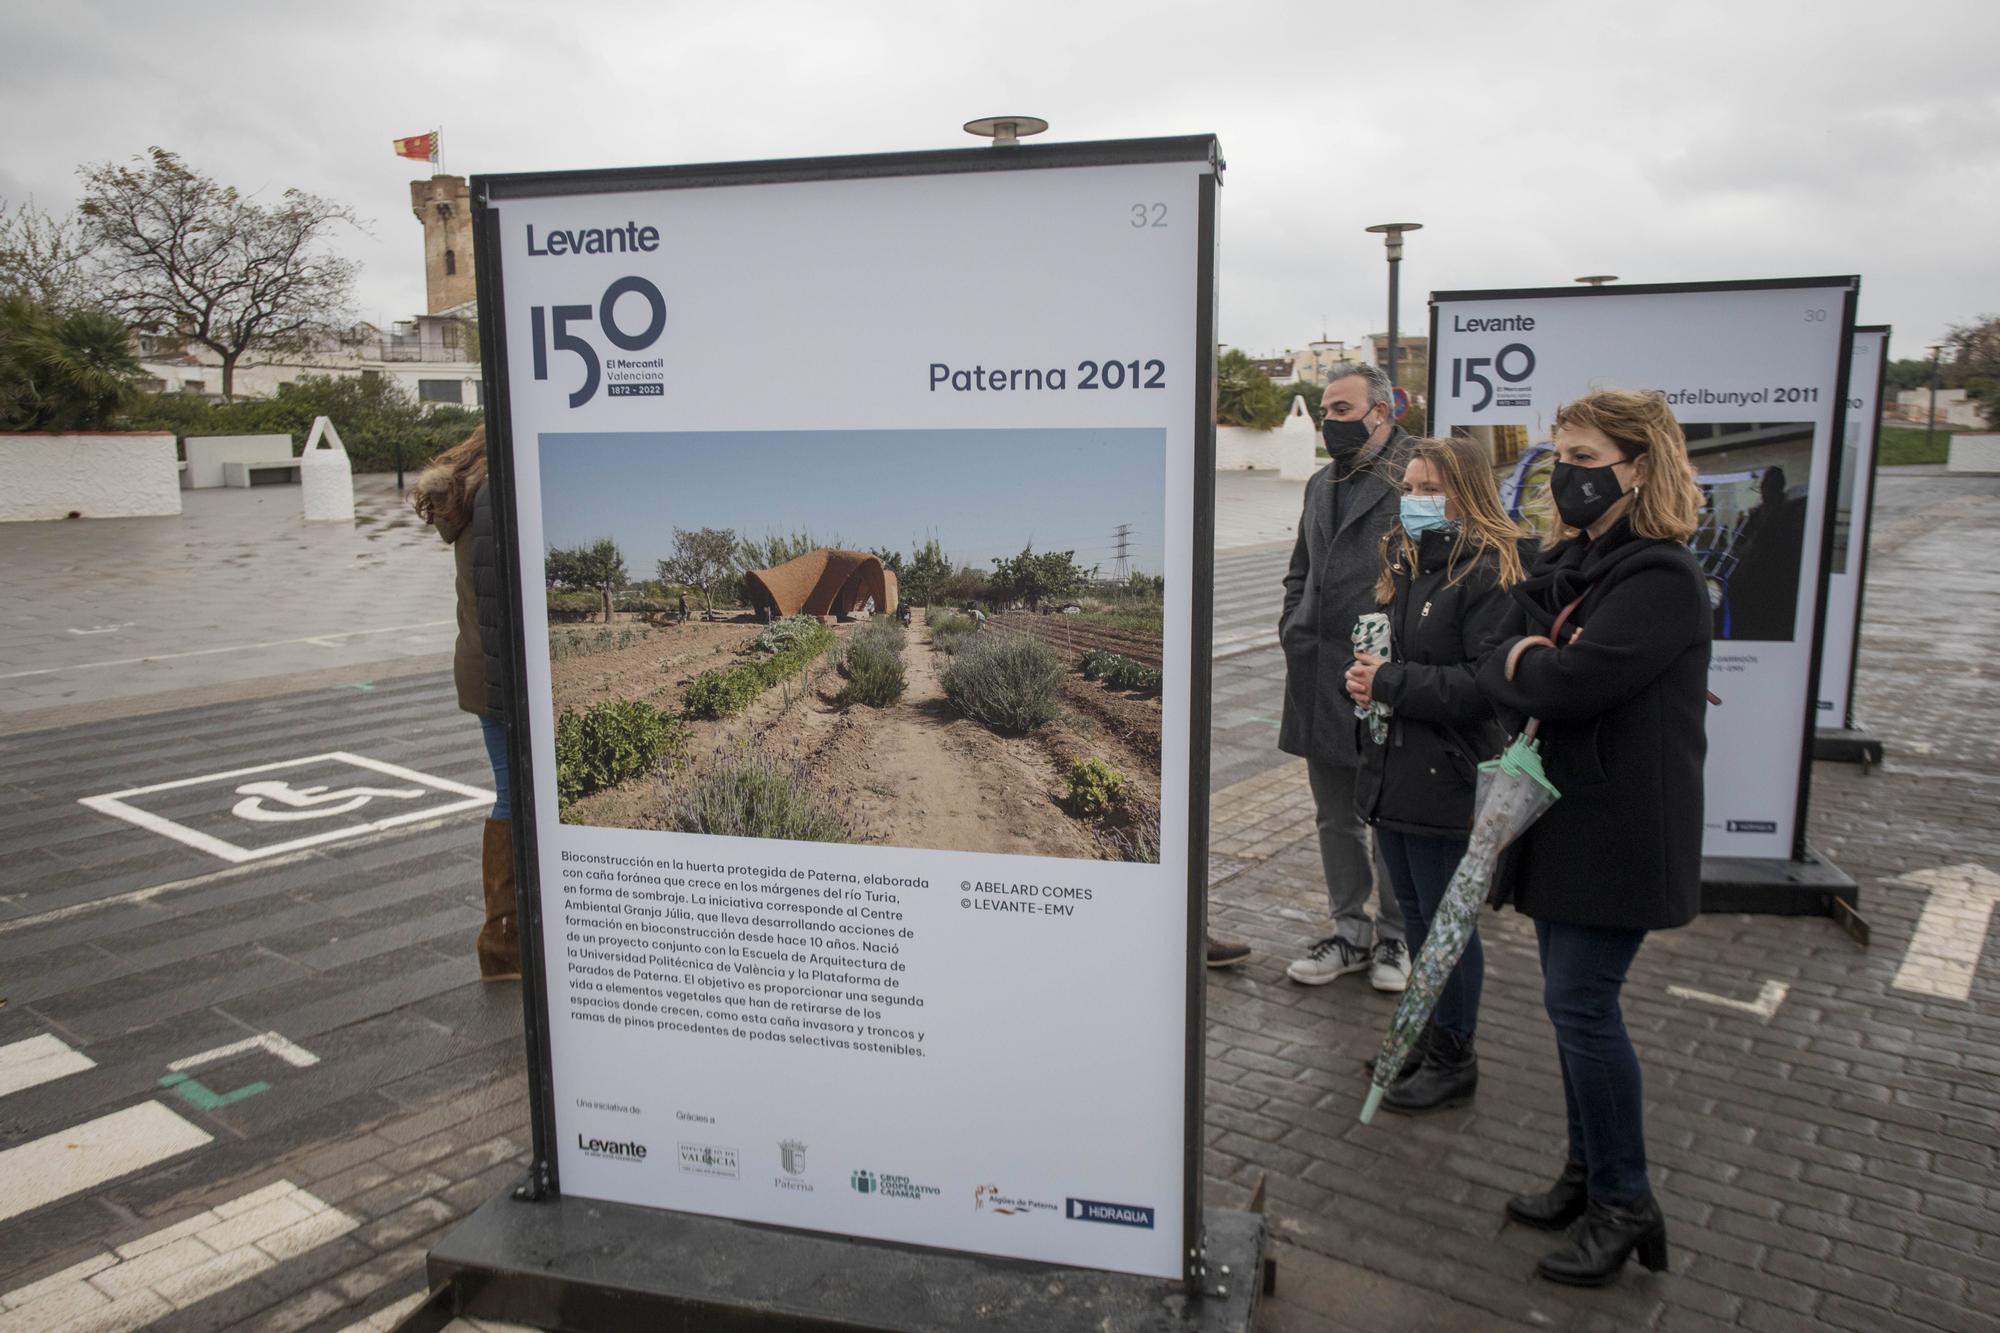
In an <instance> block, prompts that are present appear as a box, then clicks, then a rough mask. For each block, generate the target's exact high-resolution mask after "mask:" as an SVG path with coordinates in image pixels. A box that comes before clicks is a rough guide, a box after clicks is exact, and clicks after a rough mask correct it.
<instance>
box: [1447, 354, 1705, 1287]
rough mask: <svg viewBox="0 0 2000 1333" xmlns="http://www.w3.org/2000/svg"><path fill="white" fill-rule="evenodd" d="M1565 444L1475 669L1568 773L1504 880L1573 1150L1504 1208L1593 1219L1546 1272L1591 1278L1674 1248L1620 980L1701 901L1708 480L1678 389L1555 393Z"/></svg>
mask: <svg viewBox="0 0 2000 1333" xmlns="http://www.w3.org/2000/svg"><path fill="white" fill-rule="evenodd" d="M1555 445H1556V466H1555V471H1554V474H1553V475H1552V477H1551V478H1550V482H1549V493H1550V495H1551V497H1552V498H1553V499H1554V501H1555V506H1556V510H1557V513H1558V514H1559V515H1560V516H1561V519H1562V526H1561V527H1560V528H1559V529H1558V531H1557V533H1556V537H1557V539H1558V540H1557V541H1556V542H1555V544H1554V545H1552V546H1551V547H1549V549H1548V550H1546V551H1545V552H1543V554H1542V557H1541V558H1540V559H1539V560H1538V561H1536V563H1535V566H1534V568H1533V569H1532V570H1530V571H1529V575H1528V578H1527V579H1526V580H1524V581H1523V582H1522V583H1521V584H1520V585H1518V586H1517V587H1516V588H1514V589H1513V590H1512V600H1513V602H1514V606H1513V607H1512V608H1511V612H1512V614H1511V617H1510V623H1509V624H1508V625H1507V626H1506V627H1505V629H1506V637H1504V638H1503V639H1502V640H1501V641H1500V642H1499V644H1498V645H1497V646H1496V647H1495V648H1494V650H1493V652H1492V653H1491V654H1489V655H1488V657H1487V658H1486V660H1485V662H1484V663H1483V664H1482V666H1481V669H1480V674H1479V687H1480V689H1481V690H1483V691H1484V692H1485V693H1486V694H1487V696H1488V697H1489V698H1491V699H1492V700H1493V701H1494V702H1495V703H1496V704H1497V705H1499V706H1500V708H1501V709H1502V710H1503V711H1505V712H1509V713H1512V714H1518V715H1520V716H1522V717H1538V718H1540V719H1542V730H1541V736H1542V752H1543V758H1544V762H1545V764H1546V766H1547V770H1548V776H1549V780H1550V781H1551V782H1553V783H1554V784H1555V786H1556V787H1557V788H1558V789H1559V790H1560V791H1561V792H1562V799H1560V800H1559V801H1557V802H1556V804H1555V806H1554V807H1553V808H1552V809H1551V810H1550V811H1549V813H1548V814H1546V815H1544V816H1543V817H1542V819H1541V820H1540V821H1539V822H1538V823H1536V824H1534V825H1533V826H1532V827H1530V828H1529V830H1528V831H1527V833H1526V834H1525V835H1523V837H1522V838H1521V840H1520V841H1519V842H1518V843H1517V844H1516V848H1517V851H1516V852H1515V859H1514V862H1513V866H1512V874H1511V880H1510V882H1511V885H1512V895H1513V902H1514V905H1515V907H1516V908H1518V909H1519V910H1520V911H1521V912H1522V913H1524V914H1525V915H1527V916H1529V917H1532V918H1533V919H1534V922H1535V937H1536V940H1537V942H1538V943H1539V945H1540V948H1541V958H1542V979H1543V1003H1544V1005H1545V1007H1546V1008H1547V1010H1548V1014H1549V1019H1550V1021H1551V1022H1553V1023H1554V1024H1555V1029H1556V1047H1557V1051H1558V1053H1559V1054H1560V1056H1561V1061H1562V1075H1563V1097H1564V1100H1565V1102H1566V1104H1567V1110H1568V1117H1569V1160H1568V1163H1567V1165H1566V1166H1565V1167H1564V1169H1563V1172H1562V1175H1561V1177H1560V1178H1559V1179H1558V1180H1557V1181H1556V1183H1555V1185H1554V1186H1553V1187H1551V1188H1550V1189H1549V1190H1548V1191H1546V1192H1545V1193H1541V1194H1534V1195H1523V1196H1521V1197H1519V1198H1515V1199H1512V1200H1510V1201H1509V1202H1508V1204H1507V1212H1508V1214H1509V1216H1511V1217H1513V1218H1514V1219H1515V1220H1516V1221H1519V1222H1523V1223H1526V1224H1528V1225H1530V1226H1538V1227H1546V1228H1549V1229H1557V1228H1560V1227H1564V1226H1568V1225H1569V1224H1570V1223H1571V1222H1573V1221H1575V1220H1577V1219H1578V1218H1581V1219H1582V1224H1581V1225H1580V1226H1577V1227H1575V1228H1574V1229H1572V1230H1571V1232H1570V1244H1569V1245H1568V1247H1567V1248H1565V1249H1563V1250H1559V1251H1557V1252H1555V1253H1553V1254H1550V1255H1549V1256H1547V1257H1546V1258H1544V1259H1543V1260H1542V1262H1541V1265H1540V1268H1539V1270H1538V1271H1539V1272H1540V1273H1541V1274H1542V1276H1544V1277H1547V1278H1550V1279H1553V1280H1555V1281H1559V1282H1569V1283H1576V1284H1580V1285H1591V1286H1595V1285H1599V1284H1602V1283H1606V1282H1610V1281H1613V1280H1614V1279H1616V1278H1617V1276H1618V1274H1619V1273H1620V1272H1621V1271H1622V1270H1623V1268H1624V1265H1625V1260H1626V1259H1627V1258H1628V1257H1629V1256H1631V1255H1632V1254H1634V1253H1635V1252H1636V1253H1637V1255H1638V1256H1639V1259H1640V1262H1642V1263H1644V1264H1645V1265H1646V1266H1647V1267H1648V1268H1651V1269H1654V1270H1656V1271H1657V1270H1659V1269H1661V1268H1664V1267H1665V1266H1666V1262H1667V1240H1666V1224H1665V1222H1664V1221H1663V1220H1662V1218H1661V1215H1660V1206H1659V1203H1658V1202H1657V1201H1656V1200H1655V1199H1654V1197H1653V1193H1652V1187H1651V1185H1650V1183H1649V1181H1648V1179H1647V1175H1646V1141H1645V1130H1644V1123H1643V1118H1642V1114H1641V1104H1642V1091H1641V1084H1640V1073H1639V1058H1638V1055H1637V1053H1636V1052H1635V1051H1634V1050H1633V1048H1632V1039H1631V1036H1630V1035H1629V1034H1628V1033H1627V1032H1626V1030H1625V1021H1624V1016H1623V1014H1622V1012H1621V1011H1620V1008H1619V991H1620V988H1621V987H1622V986H1623V985H1624V982H1625V974H1626V970H1627V969H1628V968H1629V967H1630V966H1631V963H1632V959H1633V958H1634V957H1635V956H1636V955H1637V954H1638V952H1639V946H1640V945H1641V944H1643V943H1644V942H1645V938H1646V932H1647V931H1649V930H1663V929H1667V928H1670V927H1674V926H1683V925H1686V924H1687V923H1688V922H1689V921H1691V920H1693V919H1694V916H1695V913H1696V911H1697V910H1698V909H1699V907H1700V899H1701V840H1702V763H1703V760H1704V759H1705V758H1706V756H1707V751H1708V741H1707V737H1706V735H1705V733H1704V730H1703V728H1704V724H1705V721H1706V712H1707V689H1708V653H1709V637H1710V633H1711V630H1712V623H1711V616H1710V608H1709V599H1708V587H1707V583H1706V581H1705V580H1704V578H1703V576H1702V571H1701V567H1700V566H1699V565H1698V564H1697V563H1696V561H1695V558H1694V555H1693V554H1692V553H1691V552H1690V551H1689V550H1688V549H1687V545H1686V543H1687V539H1688V538H1689V537H1690V536H1692V535H1693V533H1694V530H1695V525H1696V521H1697V514H1698V511H1699V509H1700V506H1701V494H1700V491H1699V490H1698V489H1697V487H1696V485H1695V479H1694V469H1693V467H1692V465H1691V464H1690V463H1689V462H1688V456H1687V444H1686V441H1685V440H1684V438H1683V437H1682V435H1681V429H1680V425H1679V423H1678V422H1676V421H1675V420H1674V416H1673V413H1672V411H1670V410H1669V409H1668V407H1667V404H1666V400H1665V399H1664V398H1663V397H1662V396H1661V395H1659V394H1657V393H1649V394H1641V393H1630V392H1626V391H1624V390H1618V389H1604V390H1599V391H1598V392H1596V393H1593V394H1591V395H1590V396H1588V397H1586V398H1583V399H1580V400H1578V401H1576V402H1573V403H1569V404H1567V405H1565V406H1564V407H1563V408H1562V409H1561V410H1560V411H1559V412H1557V414H1556V429H1555ZM1565 610H1567V611H1568V615H1567V618H1564V612H1565ZM1559 619H1560V620H1561V621H1562V623H1561V625H1560V627H1558V626H1557V624H1556V622H1557V621H1558V620H1559ZM1552 636H1553V637H1552ZM1558 643H1559V644H1560V646H1557V645H1558Z"/></svg>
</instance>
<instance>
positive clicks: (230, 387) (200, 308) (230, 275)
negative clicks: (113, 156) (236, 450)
mask: <svg viewBox="0 0 2000 1333" xmlns="http://www.w3.org/2000/svg"><path fill="white" fill-rule="evenodd" d="M134 164H135V165H126V166H116V165H113V164H112V163H109V162H102V163H99V164H97V165H96V166H86V167H82V168H79V170H78V174H79V175H80V176H81V177H82V178H83V187H84V188H83V202H82V204H81V205H79V206H78V209H77V211H78V212H79V213H80V214H81V215H82V217H83V220H84V228H85V231H86V233H87V235H88V236H89V237H90V239H91V240H92V241H93V242H94V243H95V244H96V245H97V247H98V248H99V250H100V252H101V255H102V262H103V265H104V271H103V279H102V286H103V291H104V295H105V299H106V300H107V301H108V302H109V303H110V305H111V307H112V308H113V309H115V310H116V311H117V312H118V313H119V314H120V315H123V316H124V318H125V320H126V322H127V323H128V324H131V325H132V326H133V327H135V328H139V329H145V330H148V331H151V332H157V333H168V334H177V335H179V336H180V337H182V338H185V339H187V340H188V341H189V342H193V343H199V344H200V345H201V346H203V347H206V348H208V349H209V350H210V351H212V352H214V353H215V354H216V355H217V356H219V357H221V358H222V396H223V398H224V399H228V398H230V397H231V396H232V395H233V393H234V391H235V378H236V363H237V362H238V361H240V360H241V359H242V358H243V356H244V354H245V353H248V352H255V351H266V352H269V351H283V350H288V349H293V348H297V347H300V346H304V345H307V344H309V343H311V342H312V341H313V340H314V339H316V338H319V337H324V336H326V335H328V334H331V333H334V332H336V331H338V330H340V329H342V328H344V327H345V326H346V325H347V324H348V323H349V322H350V321H349V312H348V302H349V299H350V296H351V292H352V288H353V286H354V274H355V265H354V264H353V263H352V262H350V261H349V260H346V259H342V258H340V257H339V256H338V255H335V254H332V253H330V252H329V251H328V250H327V248H326V241H327V239H328V238H329V237H330V236H331V235H332V233H333V232H334V230H335V229H336V228H337V227H339V226H342V225H347V226H353V227H357V228H358V227H359V226H360V223H359V221H358V220H357V219H356V217H355V215H354V210H353V209H351V208H349V207H348V206H347V205H345V204H340V203H335V202H334V201H332V200H330V199H323V198H321V197H320V196H318V195H314V194H307V193H305V192H304V191H303V190H296V189H293V190H286V191H285V194H284V198H283V199H282V200H281V201H279V202H278V203H277V204H276V205H275V206H272V207H269V208H267V207H265V206H263V205H261V204H257V203H254V202H252V201H250V200H248V199H245V198H243V197H242V196H241V195H239V194H238V193H237V192H236V190H235V189H234V188H232V187H230V186H226V185H222V184H220V183H218V182H216V181H214V180H211V179H209V178H208V177H206V176H203V175H200V174H199V173H197V172H195V171H194V170H192V169H190V168H189V167H188V166H187V165H186V164H185V163H183V162H182V161H181V159H180V158H179V156H178V155H176V154H174V153H170V152H168V151H167V150H166V149H164V148H154V149H152V150H151V152H150V154H149V155H148V156H147V157H143V158H135V159H134Z"/></svg>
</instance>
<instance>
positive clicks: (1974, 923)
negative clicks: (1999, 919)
mask: <svg viewBox="0 0 2000 1333" xmlns="http://www.w3.org/2000/svg"><path fill="white" fill-rule="evenodd" d="M1894 882H1895V883H1897V884H1910V885H1914V886H1916V887H1917V888H1921V889H1929V890H1930V895H1931V896H1930V901H1928V902H1926V903H1925V904H1924V911H1923V915H1922V916H1920V917H1918V918H1917V930H1916V933H1915V934H1914V935H1912V936H1910V947H1909V948H1908V949H1907V950H1905V951H1904V953H1903V965H1902V966H1901V967H1899V968H1897V969H1896V979H1895V980H1894V981H1893V982H1891V983H1890V984H1891V985H1892V986H1894V987H1895V988H1896V989H1897V990H1905V991H1914V992H1916V993H1917V994H1919V995H1935V996H1937V997H1939V998H1940V999H1946V1000H1965V999H1970V998H1971V996H1972V979H1973V977H1974V976H1975V975H1976V974H1977V973H1978V971H1979V957H1980V955H1981V954H1982V953H1984V952H1985V951H1986V928H1987V926H1988V925H1989V924H1991V922H1992V920H1993V908H1994V905H1995V904H1996V903H2000V875H1996V874H1994V873H1993V872H1992V871H1991V870H1988V869H1987V868H1986V867H1985V866H1982V865H1978V864H1976V863H1970V862H1968V863H1967V864H1965V865H1959V866H1944V867H1942V868H1940V869H1937V870H1913V871H1911V872H1910V873H1909V874H1907V875H1898V876H1897V877H1896V879H1895V881H1894Z"/></svg>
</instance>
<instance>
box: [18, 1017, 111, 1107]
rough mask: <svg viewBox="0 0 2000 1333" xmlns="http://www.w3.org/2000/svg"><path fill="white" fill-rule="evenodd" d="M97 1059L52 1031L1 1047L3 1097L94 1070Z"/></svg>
mask: <svg viewBox="0 0 2000 1333" xmlns="http://www.w3.org/2000/svg"><path fill="white" fill-rule="evenodd" d="M96 1067H97V1062H96V1061H95V1060H93V1059H91V1058H90V1057H89V1056H87V1055H85V1054H83V1053H82V1052H81V1051H75V1050H71V1049H70V1047H69V1044H68V1043H67V1042H65V1041H64V1040H63V1039H62V1038H61V1037H58V1036H55V1035H54V1034H53V1033H48V1032H44V1033H43V1034H42V1035H41V1036H39V1037H30V1038H28V1039H27V1040H26V1041H15V1042H9V1043H8V1044H7V1045H5V1046H0V1097H5V1096H6V1095H7V1094H8V1093H10V1092H20V1091H22V1090H23V1089H25V1088H32V1087H34V1086H35V1085H36V1084H38V1083H48V1082H51V1081H53V1080H55V1079H59V1078H65V1077H67V1076H68V1075H70V1074H81V1073H82V1072H83V1071H84V1070H86V1069H95V1068H96Z"/></svg>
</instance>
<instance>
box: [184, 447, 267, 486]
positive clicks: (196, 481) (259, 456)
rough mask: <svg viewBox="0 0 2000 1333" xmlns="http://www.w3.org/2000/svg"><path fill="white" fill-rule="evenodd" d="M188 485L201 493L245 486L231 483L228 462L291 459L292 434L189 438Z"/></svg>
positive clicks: (259, 464) (239, 483) (256, 463)
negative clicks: (225, 470)
mask: <svg viewBox="0 0 2000 1333" xmlns="http://www.w3.org/2000/svg"><path fill="white" fill-rule="evenodd" d="M186 450H187V461H188V465H187V486H188V489H189V490H194V491H198V490H202V489H204V488H206V487H209V486H228V485H232V484H234V485H243V484H245V483H242V482H236V483H232V482H230V481H229V479H228V478H227V477H225V476H223V474H222V469H223V466H224V465H225V464H228V463H250V464H254V465H257V466H262V465H263V464H266V463H284V462H288V461H290V459H291V457H292V437H291V436H289V435H190V436H188V437H187V441H186Z"/></svg>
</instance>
